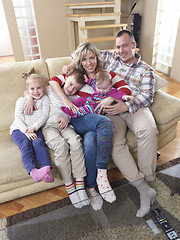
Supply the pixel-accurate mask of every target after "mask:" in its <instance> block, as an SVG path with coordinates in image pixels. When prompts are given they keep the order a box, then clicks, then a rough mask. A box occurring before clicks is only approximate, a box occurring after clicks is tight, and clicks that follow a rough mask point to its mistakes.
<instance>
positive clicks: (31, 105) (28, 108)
mask: <svg viewBox="0 0 180 240" xmlns="http://www.w3.org/2000/svg"><path fill="white" fill-rule="evenodd" d="M34 109H37V108H36V104H35V103H34V100H33V98H30V97H28V98H27V101H26V104H25V106H24V111H25V112H26V113H27V114H28V115H32V114H33V110H34Z"/></svg>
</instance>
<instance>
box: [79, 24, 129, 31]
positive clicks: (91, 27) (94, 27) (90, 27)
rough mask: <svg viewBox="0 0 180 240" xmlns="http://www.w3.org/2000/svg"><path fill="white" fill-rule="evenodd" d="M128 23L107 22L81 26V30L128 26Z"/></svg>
mask: <svg viewBox="0 0 180 240" xmlns="http://www.w3.org/2000/svg"><path fill="white" fill-rule="evenodd" d="M127 26H128V25H127V24H106V25H94V26H85V27H80V29H81V30H89V29H102V28H115V27H127Z"/></svg>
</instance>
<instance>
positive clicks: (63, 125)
mask: <svg viewBox="0 0 180 240" xmlns="http://www.w3.org/2000/svg"><path fill="white" fill-rule="evenodd" d="M58 122H59V125H58V127H59V128H60V129H64V128H67V126H68V124H69V120H68V119H67V118H65V117H63V118H61V119H60V120H59V121H58Z"/></svg>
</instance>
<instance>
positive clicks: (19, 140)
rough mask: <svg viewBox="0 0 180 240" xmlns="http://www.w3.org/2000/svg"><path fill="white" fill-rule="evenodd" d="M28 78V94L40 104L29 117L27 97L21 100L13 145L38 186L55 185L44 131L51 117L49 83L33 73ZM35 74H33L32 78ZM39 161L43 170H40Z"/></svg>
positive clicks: (13, 128) (12, 129)
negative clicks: (52, 183) (47, 84)
mask: <svg viewBox="0 0 180 240" xmlns="http://www.w3.org/2000/svg"><path fill="white" fill-rule="evenodd" d="M33 71H34V69H32V71H30V72H29V73H28V74H24V76H23V77H24V78H25V79H26V90H27V93H28V95H29V96H31V97H32V99H33V100H34V102H35V104H36V109H35V110H34V111H33V114H32V115H28V114H26V112H25V111H24V107H25V104H26V100H27V99H26V97H20V98H19V99H18V100H17V102H16V107H15V120H14V122H13V123H12V125H11V127H10V134H11V135H12V139H13V141H14V142H15V143H16V144H17V146H18V147H19V149H20V151H21V157H22V162H23V164H24V166H25V168H26V170H27V172H28V174H30V175H31V177H32V178H33V180H34V181H35V182H39V181H41V180H42V179H44V182H47V183H48V182H53V181H54V178H53V176H52V174H51V168H52V165H51V160H50V156H49V153H48V151H47V149H46V146H45V144H44V140H43V135H42V132H41V127H42V126H43V125H44V124H45V122H46V121H47V119H48V115H49V98H48V97H47V96H46V95H45V83H44V81H43V79H42V77H41V76H39V75H37V74H34V73H32V72H33ZM31 73H32V74H31ZM36 160H37V162H38V164H39V166H40V168H39V169H38V168H37V164H36Z"/></svg>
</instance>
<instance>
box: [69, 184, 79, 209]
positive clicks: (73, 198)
mask: <svg viewBox="0 0 180 240" xmlns="http://www.w3.org/2000/svg"><path fill="white" fill-rule="evenodd" d="M65 186H66V191H67V193H68V195H69V198H70V200H71V202H72V204H73V205H74V207H75V208H82V207H83V204H82V202H81V200H80V197H79V194H78V192H77V191H76V189H75V186H74V183H67V184H65Z"/></svg>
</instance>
